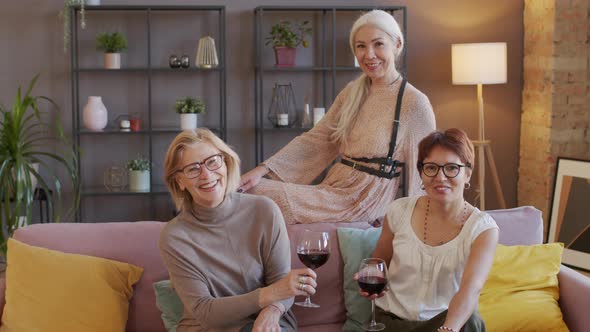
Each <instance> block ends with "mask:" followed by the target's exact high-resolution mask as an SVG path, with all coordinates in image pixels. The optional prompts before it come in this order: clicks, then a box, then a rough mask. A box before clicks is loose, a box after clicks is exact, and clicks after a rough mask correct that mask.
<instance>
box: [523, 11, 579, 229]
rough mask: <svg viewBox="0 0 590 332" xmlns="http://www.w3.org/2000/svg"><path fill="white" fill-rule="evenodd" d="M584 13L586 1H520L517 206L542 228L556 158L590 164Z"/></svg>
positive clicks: (548, 206) (547, 214)
mask: <svg viewBox="0 0 590 332" xmlns="http://www.w3.org/2000/svg"><path fill="white" fill-rule="evenodd" d="M588 10H589V6H588V0H526V1H525V10H524V31H525V33H524V65H523V68H524V84H523V93H522V119H521V136H520V163H519V180H518V205H533V206H535V207H537V208H538V209H540V210H542V211H543V217H544V219H545V226H547V221H548V219H549V210H550V204H551V198H552V194H553V178H554V175H555V163H556V160H557V157H559V156H562V157H572V158H580V159H590V129H589V128H590V112H589V110H588V108H589V106H588V105H589V103H588V101H589V100H588V98H589V97H588V90H589V82H590V71H589V70H588V69H589V64H588V63H589V61H590V58H589V52H588V46H589V45H588V39H589V35H590V25H589V11H588ZM545 229H547V227H545Z"/></svg>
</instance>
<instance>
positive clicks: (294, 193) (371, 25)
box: [239, 10, 435, 224]
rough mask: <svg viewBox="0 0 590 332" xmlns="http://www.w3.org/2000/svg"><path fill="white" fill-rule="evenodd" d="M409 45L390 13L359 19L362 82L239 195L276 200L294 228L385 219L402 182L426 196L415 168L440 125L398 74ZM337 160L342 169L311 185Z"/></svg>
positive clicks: (356, 42)
mask: <svg viewBox="0 0 590 332" xmlns="http://www.w3.org/2000/svg"><path fill="white" fill-rule="evenodd" d="M403 46H404V39H403V35H402V33H401V30H400V28H399V25H398V24H397V22H396V21H395V19H394V18H393V16H391V15H390V14H388V13H386V12H384V11H381V10H373V11H371V12H368V13H366V14H364V15H362V16H361V17H360V18H359V19H357V20H356V22H355V23H354V25H353V26H352V29H351V31H350V47H351V50H352V52H353V54H354V55H355V57H356V59H357V60H358V62H359V64H360V68H361V69H362V71H363V73H362V75H360V77H358V78H357V79H355V80H354V81H352V82H350V83H349V84H348V85H347V86H346V87H345V88H344V89H343V90H342V91H341V92H340V93H339V94H338V96H337V97H336V100H335V101H334V103H333V104H332V107H331V108H330V110H329V112H328V113H327V114H326V116H324V117H323V119H322V120H321V121H320V122H319V123H318V124H317V125H316V126H315V127H314V128H313V129H311V130H310V131H308V132H306V133H304V134H303V135H301V136H299V137H296V138H295V139H294V140H293V141H291V142H290V143H289V144H288V145H287V146H285V147H284V148H283V149H281V150H280V151H279V152H278V153H276V154H275V155H274V156H272V157H271V158H269V159H267V160H266V161H264V162H263V163H262V164H261V165H259V166H257V167H256V168H254V169H253V170H251V171H250V172H248V173H246V174H244V175H243V176H242V178H241V182H240V188H239V190H240V191H249V192H251V193H254V194H259V195H264V196H268V197H270V198H271V199H272V200H274V201H275V202H276V203H277V204H278V205H279V207H280V208H281V211H282V212H283V215H284V217H285V221H286V222H287V223H289V224H294V223H313V222H327V221H368V222H371V221H374V220H375V219H378V218H381V217H382V216H383V215H384V213H385V211H384V208H385V206H387V205H388V203H390V202H391V201H393V199H394V198H395V197H396V194H397V191H398V188H399V185H400V181H402V179H405V180H406V181H407V182H406V183H405V186H406V189H407V192H408V194H409V195H416V194H419V193H421V190H420V187H419V182H420V181H419V180H420V177H419V175H418V172H417V171H416V169H415V164H414V163H413V162H412V161H414V160H416V155H417V145H418V142H419V141H420V140H421V139H422V138H423V137H424V136H426V135H427V134H428V133H430V132H431V131H433V130H434V129H435V120H434V113H433V111H432V106H431V105H430V102H429V101H428V98H427V97H426V96H425V95H424V94H423V93H421V92H420V91H418V90H417V89H416V88H415V87H413V86H412V85H411V84H409V83H407V82H406V79H405V78H404V77H403V76H402V74H401V73H400V72H398V70H397V69H396V58H397V57H399V55H400V54H401V53H402V50H403ZM338 157H340V158H341V162H340V163H337V164H335V165H334V166H333V167H332V168H331V169H330V170H329V171H328V173H327V175H326V177H325V178H324V179H323V181H322V182H321V183H320V184H318V185H312V184H311V183H312V181H313V180H314V179H316V178H317V177H318V176H319V175H320V174H321V173H322V172H323V171H324V170H325V169H326V168H327V167H328V166H329V165H330V164H331V163H332V161H334V160H335V159H336V158H338ZM404 164H405V165H404ZM265 176H266V177H269V178H270V179H266V178H263V177H265Z"/></svg>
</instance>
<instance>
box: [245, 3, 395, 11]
mask: <svg viewBox="0 0 590 332" xmlns="http://www.w3.org/2000/svg"><path fill="white" fill-rule="evenodd" d="M402 8H404V7H402V6H377V5H375V6H333V7H329V6H300V7H299V6H298V7H292V6H259V7H256V9H255V10H256V11H279V12H282V11H297V12H301V11H306V12H311V11H369V10H372V9H381V10H385V11H396V10H400V9H402Z"/></svg>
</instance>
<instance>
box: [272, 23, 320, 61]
mask: <svg viewBox="0 0 590 332" xmlns="http://www.w3.org/2000/svg"><path fill="white" fill-rule="evenodd" d="M311 31H312V30H311V27H310V23H309V21H303V22H302V23H295V24H293V25H292V24H291V22H289V21H281V22H279V23H277V24H275V25H273V26H272V28H271V30H270V35H269V36H268V37H267V38H266V45H272V46H273V48H274V51H275V61H276V64H275V66H276V67H293V65H294V64H295V56H296V54H297V46H299V45H303V47H306V48H307V47H308V46H309V41H308V40H307V39H306V36H310V35H311Z"/></svg>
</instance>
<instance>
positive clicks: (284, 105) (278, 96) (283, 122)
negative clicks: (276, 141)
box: [268, 83, 297, 128]
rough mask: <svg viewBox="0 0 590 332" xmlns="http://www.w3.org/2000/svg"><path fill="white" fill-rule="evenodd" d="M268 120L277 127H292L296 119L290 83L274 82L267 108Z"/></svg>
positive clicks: (293, 95)
mask: <svg viewBox="0 0 590 332" xmlns="http://www.w3.org/2000/svg"><path fill="white" fill-rule="evenodd" d="M268 120H269V121H270V122H271V123H272V124H273V125H274V126H275V127H277V128H287V127H292V126H293V125H294V124H295V122H296V121H297V107H296V106H295V94H294V93H293V86H292V85H291V83H287V84H279V83H275V86H274V88H273V89H272V100H271V103H270V108H269V110H268Z"/></svg>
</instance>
